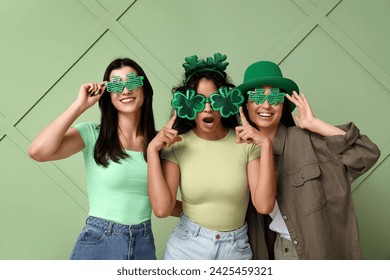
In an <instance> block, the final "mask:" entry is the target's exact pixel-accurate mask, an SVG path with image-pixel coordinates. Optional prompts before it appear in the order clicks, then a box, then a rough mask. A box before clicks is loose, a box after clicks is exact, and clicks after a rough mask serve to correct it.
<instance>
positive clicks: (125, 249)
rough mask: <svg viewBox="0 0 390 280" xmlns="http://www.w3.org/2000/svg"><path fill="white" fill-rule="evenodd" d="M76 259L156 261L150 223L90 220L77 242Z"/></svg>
mask: <svg viewBox="0 0 390 280" xmlns="http://www.w3.org/2000/svg"><path fill="white" fill-rule="evenodd" d="M70 258H71V259H72V260H155V259H156V248H155V246H154V238H153V233H152V228H151V222H150V220H148V221H146V222H143V223H140V224H138V225H131V226H128V225H122V224H116V223H113V222H109V221H106V220H103V219H100V218H96V217H91V216H90V217H88V219H87V222H86V225H85V227H84V228H83V230H82V231H81V233H80V235H79V238H78V239H77V241H76V244H75V246H74V249H73V252H72V255H71V257H70Z"/></svg>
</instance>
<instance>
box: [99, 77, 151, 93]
mask: <svg viewBox="0 0 390 280" xmlns="http://www.w3.org/2000/svg"><path fill="white" fill-rule="evenodd" d="M126 78H127V79H126V81H125V82H121V77H120V76H112V81H111V82H106V83H105V86H106V87H107V91H108V92H114V93H115V94H119V93H120V92H123V90H124V88H125V87H126V88H127V89H128V90H135V89H137V87H142V86H143V85H144V82H143V79H144V76H137V77H136V76H135V72H131V73H129V74H127V75H126Z"/></svg>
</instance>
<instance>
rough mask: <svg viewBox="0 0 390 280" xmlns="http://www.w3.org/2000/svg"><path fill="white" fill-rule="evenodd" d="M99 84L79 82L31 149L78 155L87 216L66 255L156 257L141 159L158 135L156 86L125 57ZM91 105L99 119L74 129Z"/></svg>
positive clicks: (45, 155) (38, 153)
mask: <svg viewBox="0 0 390 280" xmlns="http://www.w3.org/2000/svg"><path fill="white" fill-rule="evenodd" d="M103 81H106V82H98V83H87V84H83V85H81V87H80V90H79V94H78V97H77V99H76V101H74V102H73V103H72V105H71V106H70V107H69V108H68V109H67V110H66V111H65V112H64V113H63V114H62V115H61V116H59V117H58V118H57V119H56V120H54V121H53V122H52V123H51V124H50V125H49V126H48V127H46V128H45V129H44V130H43V131H42V132H41V133H40V134H39V135H38V136H37V138H36V139H35V140H34V141H33V143H32V144H31V146H30V148H29V150H28V153H29V155H30V157H32V158H33V159H34V160H37V161H52V160H58V159H63V158H67V157H69V156H71V155H73V154H75V153H77V152H80V151H82V152H83V155H84V162H85V169H86V173H87V191H88V200H89V213H88V219H87V221H86V225H85V227H84V228H83V230H82V232H81V234H80V235H79V238H78V239H77V242H76V244H75V246H74V249H73V252H72V255H71V259H95V260H99V259H100V260H108V259H112V260H120V259H122V260H129V259H156V255H155V245H154V238H153V234H152V231H151V222H150V218H151V211H152V209H151V205H150V201H149V197H148V193H147V163H146V158H147V155H146V149H147V146H148V144H149V142H150V141H151V139H153V137H154V136H155V134H156V132H155V127H154V117H153V111H152V100H153V89H152V87H151V85H150V82H149V80H148V78H147V77H146V75H145V72H144V71H143V69H142V68H141V67H140V66H139V65H138V64H137V63H136V62H135V61H133V60H131V59H129V58H123V59H115V60H114V61H112V62H111V63H110V64H109V65H108V67H107V69H106V71H105V73H104V77H103ZM96 102H99V107H100V110H101V123H100V124H94V123H91V122H84V123H78V124H76V125H75V126H74V127H71V125H72V124H73V123H74V121H76V119H77V118H78V117H79V116H80V115H81V114H82V113H83V112H85V111H86V110H87V109H89V108H90V107H92V106H93V105H94V104H95V103H96Z"/></svg>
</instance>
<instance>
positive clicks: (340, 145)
mask: <svg viewBox="0 0 390 280" xmlns="http://www.w3.org/2000/svg"><path fill="white" fill-rule="evenodd" d="M337 127H338V128H340V129H342V130H344V131H345V132H346V134H345V135H335V136H328V137H325V140H326V142H327V143H328V145H329V147H330V148H332V149H333V150H334V151H335V152H336V153H338V154H340V153H342V152H344V151H345V150H346V149H348V148H350V147H351V146H352V145H353V144H354V143H355V142H356V140H357V139H358V137H359V135H360V131H359V129H358V128H357V127H356V126H355V124H354V123H352V122H350V123H347V124H345V125H340V126H337Z"/></svg>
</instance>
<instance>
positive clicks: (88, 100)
mask: <svg viewBox="0 0 390 280" xmlns="http://www.w3.org/2000/svg"><path fill="white" fill-rule="evenodd" d="M105 89H106V87H105V85H104V82H98V83H86V84H83V85H81V86H80V90H79V94H78V96H77V100H76V102H78V103H79V104H80V106H81V107H84V108H85V109H88V108H90V107H91V106H92V105H93V104H95V103H96V102H97V101H98V100H99V99H100V97H101V96H102V93H104V90H105Z"/></svg>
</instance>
